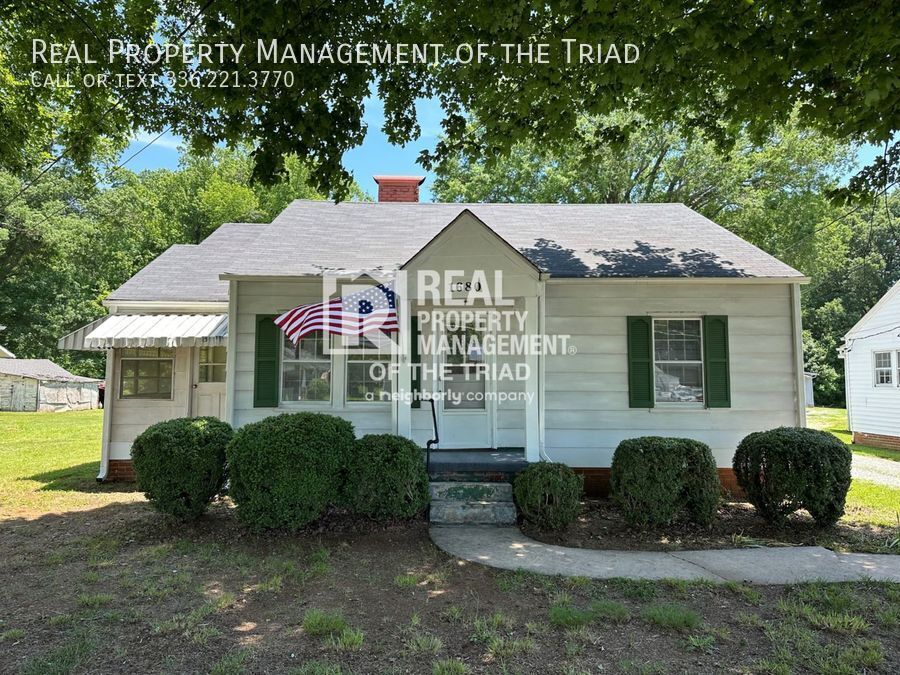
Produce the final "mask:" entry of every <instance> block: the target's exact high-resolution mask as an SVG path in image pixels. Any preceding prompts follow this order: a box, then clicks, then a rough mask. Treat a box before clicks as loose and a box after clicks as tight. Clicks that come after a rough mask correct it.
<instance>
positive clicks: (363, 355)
mask: <svg viewBox="0 0 900 675" xmlns="http://www.w3.org/2000/svg"><path fill="white" fill-rule="evenodd" d="M350 349H351V351H349V352H348V353H347V402H348V403H359V402H366V403H369V402H386V401H388V400H389V399H386V398H384V397H385V396H389V395H390V392H391V379H390V365H391V358H390V354H387V353H385V352H383V351H381V350H379V349H378V345H376V344H375V343H374V342H372V341H371V340H369V339H368V338H365V337H363V338H362V339H361V341H360V344H359V346H358V347H352V348H350Z"/></svg>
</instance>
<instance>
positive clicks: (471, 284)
mask: <svg viewBox="0 0 900 675" xmlns="http://www.w3.org/2000/svg"><path fill="white" fill-rule="evenodd" d="M450 290H451V291H453V292H454V293H462V292H466V293H468V292H469V291H473V290H474V291H480V290H481V282H480V281H454V282H453V283H452V284H450Z"/></svg>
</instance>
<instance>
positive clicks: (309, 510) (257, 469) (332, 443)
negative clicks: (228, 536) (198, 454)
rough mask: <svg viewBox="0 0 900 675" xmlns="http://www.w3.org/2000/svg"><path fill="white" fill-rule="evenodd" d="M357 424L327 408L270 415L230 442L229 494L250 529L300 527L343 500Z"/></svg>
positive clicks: (290, 528)
mask: <svg viewBox="0 0 900 675" xmlns="http://www.w3.org/2000/svg"><path fill="white" fill-rule="evenodd" d="M354 440H355V436H354V432H353V425H352V424H350V422H347V421H346V420H343V419H341V418H339V417H335V416H333V415H326V414H322V413H309V412H301V413H292V414H286V415H275V416H272V417H267V418H265V419H264V420H261V421H259V422H254V423H252V424H247V425H246V426H243V427H241V428H240V429H238V430H237V431H236V432H235V434H234V438H232V440H231V443H229V444H228V449H227V456H228V468H229V479H230V487H229V494H230V495H231V497H232V499H234V502H235V504H236V506H237V515H238V518H240V519H241V521H243V522H244V523H246V524H247V525H248V526H249V527H250V528H251V529H254V530H262V529H267V528H281V529H286V530H296V529H299V528H301V527H303V526H304V525H307V524H308V523H310V522H312V521H314V520H316V519H317V518H319V517H320V516H321V515H322V514H323V512H324V511H325V508H326V507H327V506H329V505H331V504H335V503H338V502H339V501H340V494H341V483H342V482H343V480H344V469H345V467H346V466H347V462H348V458H349V457H350V454H351V453H352V451H353V446H354Z"/></svg>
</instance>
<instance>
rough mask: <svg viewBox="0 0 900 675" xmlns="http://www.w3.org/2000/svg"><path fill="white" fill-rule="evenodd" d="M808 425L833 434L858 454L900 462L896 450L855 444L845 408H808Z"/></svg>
mask: <svg viewBox="0 0 900 675" xmlns="http://www.w3.org/2000/svg"><path fill="white" fill-rule="evenodd" d="M806 423H807V424H808V425H809V426H810V427H812V428H813V429H821V430H822V431H829V432H831V433H832V434H834V435H835V436H837V437H838V438H839V439H841V440H842V441H844V443H846V444H848V445H849V446H850V449H851V450H853V452H855V453H857V454H860V455H868V456H869V457H879V458H881V459H889V460H892V461H894V462H900V452H897V451H896V450H886V449H884V448H873V447H871V446H868V445H857V444H853V437H852V435H851V433H850V430H849V429H847V411H846V410H845V409H844V408H819V407H816V408H808V409H807V411H806Z"/></svg>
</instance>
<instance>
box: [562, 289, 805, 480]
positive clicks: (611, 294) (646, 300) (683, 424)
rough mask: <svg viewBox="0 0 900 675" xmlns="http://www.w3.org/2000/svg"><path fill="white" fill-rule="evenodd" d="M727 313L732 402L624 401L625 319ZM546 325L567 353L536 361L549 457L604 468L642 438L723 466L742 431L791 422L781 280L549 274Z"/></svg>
mask: <svg viewBox="0 0 900 675" xmlns="http://www.w3.org/2000/svg"><path fill="white" fill-rule="evenodd" d="M647 314H653V315H656V316H666V315H685V316H686V315H691V314H692V315H696V316H702V315H708V314H709V315H713V314H724V315H727V316H728V332H729V342H730V367H731V397H732V407H731V408H725V409H684V410H672V409H664V408H661V407H658V408H654V409H651V410H646V409H632V408H629V407H628V363H627V354H628V345H627V337H626V336H627V328H626V317H627V316H640V315H647ZM546 331H547V333H568V334H570V335H571V336H572V337H571V341H570V344H571V345H572V346H574V347H575V349H576V350H577V352H576V353H575V354H574V355H561V356H549V357H547V360H546V370H545V372H546V381H545V388H546V389H545V412H544V420H545V421H544V428H545V439H544V449H545V452H546V454H547V455H548V456H549V457H550V459H553V460H555V461H562V462H566V463H568V464H570V465H572V466H580V467H608V466H610V463H611V461H612V454H613V451H614V450H615V448H616V446H617V445H618V443H619V442H620V441H622V440H623V439H625V438H632V437H635V436H643V435H663V436H685V437H689V438H695V439H697V440H700V441H703V442H705V443H707V444H708V445H709V446H710V447H711V448H712V450H713V454H714V455H715V458H716V463H717V464H718V465H719V466H721V467H727V466H731V459H732V457H733V455H734V450H735V448H736V447H737V444H738V443H739V442H740V440H741V439H742V438H743V437H744V436H745V435H747V434H748V433H750V432H753V431H759V430H762V429H771V428H773V427H777V426H780V425H795V424H797V392H796V388H797V382H798V379H797V371H796V367H797V365H796V364H795V363H794V356H793V354H794V351H793V350H794V343H793V329H792V315H791V295H790V286H789V285H788V284H741V283H727V282H726V283H722V284H710V283H691V282H672V283H671V284H669V283H654V282H640V281H635V282H633V283H627V282H621V281H603V280H597V281H581V280H579V281H571V282H569V281H562V280H552V279H551V280H550V281H548V282H547V287H546Z"/></svg>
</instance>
